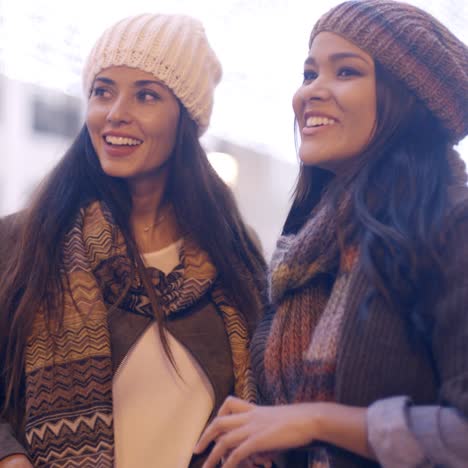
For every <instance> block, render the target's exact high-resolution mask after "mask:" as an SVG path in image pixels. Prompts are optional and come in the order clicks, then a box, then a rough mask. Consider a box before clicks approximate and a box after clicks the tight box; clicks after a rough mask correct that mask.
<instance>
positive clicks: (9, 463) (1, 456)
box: [0, 419, 32, 468]
mask: <svg viewBox="0 0 468 468" xmlns="http://www.w3.org/2000/svg"><path fill="white" fill-rule="evenodd" d="M14 467H18V468H31V467H32V465H31V463H30V462H29V460H28V457H27V452H26V449H25V448H24V447H23V446H22V445H21V444H20V443H19V442H18V441H17V440H16V439H15V437H14V435H13V431H12V429H11V426H10V424H8V423H7V422H6V421H5V420H3V419H0V468H14Z"/></svg>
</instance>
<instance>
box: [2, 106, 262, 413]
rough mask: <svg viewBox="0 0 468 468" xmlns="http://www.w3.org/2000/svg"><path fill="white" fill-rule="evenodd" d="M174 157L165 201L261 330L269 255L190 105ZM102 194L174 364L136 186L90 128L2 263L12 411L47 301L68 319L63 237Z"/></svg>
mask: <svg viewBox="0 0 468 468" xmlns="http://www.w3.org/2000/svg"><path fill="white" fill-rule="evenodd" d="M169 164H170V167H169V176H168V181H167V187H166V193H165V199H166V200H168V201H169V202H170V204H171V205H172V208H173V210H174V213H175V216H176V220H177V223H178V225H179V227H180V229H181V231H182V233H183V234H184V235H187V234H188V235H189V236H190V237H191V238H192V239H193V240H194V241H195V242H196V243H197V244H198V245H199V246H200V247H201V248H202V249H204V250H205V251H206V252H207V253H208V254H209V256H210V258H211V260H212V262H213V263H214V265H215V267H216V268H217V271H218V275H219V279H220V280H221V282H222V284H223V286H224V288H225V291H226V292H227V294H228V295H229V297H230V299H231V300H233V301H234V303H235V305H237V307H238V308H239V310H240V311H241V313H242V314H243V316H244V318H245V320H246V323H247V325H248V327H249V329H250V330H251V331H252V330H253V328H254V326H255V325H256V323H257V320H258V318H259V315H260V313H261V308H262V302H263V299H262V298H263V291H264V278H265V263H264V259H263V257H262V255H261V253H260V251H259V248H258V246H257V245H256V244H255V243H254V242H253V241H252V239H251V237H250V236H249V234H248V231H247V229H246V226H245V225H244V223H243V221H242V219H241V216H240V214H239V211H238V208H237V206H236V203H235V201H234V198H233V196H232V193H231V191H230V190H229V188H228V187H227V186H226V185H225V184H224V182H223V181H222V180H221V179H220V177H219V176H218V175H217V173H216V172H215V171H214V170H213V168H212V166H211V165H210V163H209V162H208V159H207V157H206V153H205V151H204V150H203V148H202V147H201V145H200V143H199V140H198V135H197V126H196V124H195V123H194V121H193V120H192V119H191V118H190V117H189V115H188V113H187V111H186V109H185V108H184V107H183V106H182V105H181V112H180V118H179V123H178V133H177V141H176V145H175V148H174V151H173V155H172V156H171V159H170V161H169ZM93 200H100V201H103V202H104V203H105V204H106V205H107V207H108V208H109V210H110V211H111V213H112V216H113V218H114V221H115V223H116V224H117V226H118V227H119V228H120V230H121V232H122V234H123V236H124V238H125V241H126V244H127V248H128V255H129V257H130V259H131V263H132V265H134V272H133V274H135V272H136V271H138V274H139V275H140V277H141V278H142V280H143V284H144V286H145V289H146V291H147V293H148V296H149V298H150V300H151V303H152V306H153V313H154V315H155V317H156V319H157V323H158V326H159V331H160V336H161V339H162V343H163V346H164V349H165V351H166V353H167V355H168V356H169V358H170V359H171V362H172V363H173V364H174V362H173V360H172V355H171V353H170V350H169V348H168V345H167V340H166V337H165V334H164V317H162V316H161V312H160V308H159V307H157V298H156V295H155V293H154V291H153V289H152V287H151V283H150V280H149V277H148V274H147V273H146V272H145V268H144V266H143V263H142V261H141V258H140V256H139V253H138V249H137V246H136V242H135V239H134V236H133V234H132V231H131V227H130V213H131V209H132V200H131V197H130V193H129V190H128V187H127V183H126V181H125V180H123V179H117V178H112V177H109V176H107V175H106V174H105V173H104V172H103V170H102V168H101V166H100V164H99V160H98V158H97V156H96V153H95V151H94V148H93V145H92V143H91V139H90V136H89V133H88V130H87V127H86V126H84V127H83V128H82V130H81V131H80V133H79V135H78V136H77V138H76V139H75V141H74V142H73V144H72V145H71V147H70V148H69V150H68V151H67V153H66V154H65V156H64V157H63V158H62V160H61V161H60V162H59V163H58V165H57V166H56V167H55V169H54V170H53V171H52V173H51V174H50V175H49V176H48V178H47V179H46V180H45V182H44V183H43V185H42V188H41V189H40V190H39V193H38V195H37V196H36V198H35V200H34V201H33V202H32V204H31V206H30V207H29V208H28V209H27V210H26V211H24V212H23V213H22V215H21V216H20V222H19V224H20V225H21V229H20V230H19V231H18V233H19V237H18V241H17V242H16V244H15V245H14V248H13V249H14V250H13V251H11V252H8V255H7V256H6V258H4V259H1V260H0V261H1V262H3V263H4V271H5V274H4V275H3V276H2V277H1V278H0V355H1V356H4V360H3V362H2V366H4V367H3V372H2V375H1V377H2V382H1V383H2V385H0V387H2V386H3V388H4V389H5V395H3V398H4V401H3V411H4V412H8V413H10V412H11V411H12V408H16V407H17V406H18V404H19V403H20V400H21V395H20V391H21V380H22V376H23V366H24V352H25V345H26V342H27V339H28V337H29V335H30V332H31V325H32V322H33V319H34V314H35V313H36V311H37V310H38V308H39V307H40V305H41V304H46V311H47V316H46V319H47V320H48V322H49V323H51V324H52V323H54V324H56V323H59V324H60V323H61V320H62V315H63V307H61V304H62V302H61V301H62V298H63V293H64V290H65V288H67V285H66V284H63V282H62V280H61V276H60V271H61V269H62V264H63V256H62V254H63V252H62V243H63V239H64V236H65V234H66V233H67V231H68V230H69V229H70V227H71V225H72V223H73V220H74V219H75V217H76V215H77V213H78V211H79V209H80V208H81V207H83V206H85V205H87V204H88V203H90V202H91V201H93ZM131 280H132V278H130V280H129V282H128V287H130V284H131ZM124 294H125V291H124V293H123V294H122V297H123V295H124ZM117 305H118V304H116V305H115V306H117ZM13 413H14V410H13Z"/></svg>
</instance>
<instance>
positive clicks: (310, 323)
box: [262, 201, 357, 404]
mask: <svg viewBox="0 0 468 468" xmlns="http://www.w3.org/2000/svg"><path fill="white" fill-rule="evenodd" d="M338 209H339V210H345V209H346V202H345V201H344V202H343V203H342V204H341V206H339V208H338ZM335 217H336V211H334V210H332V208H331V205H330V204H326V203H323V204H321V205H320V207H318V208H317V210H316V213H315V215H314V216H313V217H312V218H311V219H310V220H309V221H308V222H307V223H306V225H305V226H304V227H303V228H302V229H301V230H300V231H299V233H298V234H296V235H289V236H283V237H281V238H280V239H279V241H278V244H277V249H276V251H275V253H274V255H273V259H272V262H271V278H270V287H271V290H270V295H271V301H272V303H273V305H274V306H275V308H276V313H275V316H274V319H273V322H272V325H271V329H270V333H269V337H268V340H267V343H266V349H265V354H264V356H265V357H264V366H265V384H266V388H265V389H262V390H263V393H264V394H265V395H266V397H267V400H268V401H270V402H271V403H274V404H285V403H293V402H299V401H311V400H322V401H327V400H332V399H333V389H334V375H335V369H336V357H337V342H338V339H339V335H340V330H341V324H342V321H343V316H344V309H345V304H346V297H347V294H348V292H349V285H350V283H351V280H352V277H353V274H354V272H355V268H354V266H355V264H356V261H355V260H356V257H357V252H356V251H353V250H349V252H348V253H347V254H346V255H344V256H340V252H339V247H338V242H337V239H336V226H335V223H334V220H335ZM340 258H341V264H340ZM332 285H333V286H332Z"/></svg>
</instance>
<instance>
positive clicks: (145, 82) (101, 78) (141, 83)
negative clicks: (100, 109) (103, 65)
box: [94, 76, 164, 88]
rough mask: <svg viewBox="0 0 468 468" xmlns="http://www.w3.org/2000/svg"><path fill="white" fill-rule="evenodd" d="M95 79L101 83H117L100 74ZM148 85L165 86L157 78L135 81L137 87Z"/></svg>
mask: <svg viewBox="0 0 468 468" xmlns="http://www.w3.org/2000/svg"><path fill="white" fill-rule="evenodd" d="M94 81H100V82H101V83H104V84H107V85H115V81H114V80H111V79H110V78H106V77H105V76H98V77H96V79H95V80H94ZM148 85H158V86H164V84H163V83H161V82H160V81H156V80H138V81H135V87H137V88H142V87H143V86H148Z"/></svg>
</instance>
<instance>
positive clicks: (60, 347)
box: [25, 202, 255, 468]
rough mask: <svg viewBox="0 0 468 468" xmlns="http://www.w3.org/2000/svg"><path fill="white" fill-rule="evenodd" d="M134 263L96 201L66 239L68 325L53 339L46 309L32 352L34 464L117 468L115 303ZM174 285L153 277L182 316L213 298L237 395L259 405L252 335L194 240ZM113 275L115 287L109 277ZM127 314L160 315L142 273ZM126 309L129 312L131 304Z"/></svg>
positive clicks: (29, 390)
mask: <svg viewBox="0 0 468 468" xmlns="http://www.w3.org/2000/svg"><path fill="white" fill-rule="evenodd" d="M130 267H131V265H130V264H129V259H128V256H127V251H126V245H125V242H124V239H123V236H122V234H121V232H120V231H119V230H118V229H117V227H116V226H115V225H114V223H113V221H112V218H111V216H110V214H109V212H108V211H107V210H106V209H105V208H104V207H103V206H101V204H100V203H98V202H94V203H92V204H91V205H89V206H88V207H87V208H84V209H82V210H81V211H80V213H79V215H78V216H77V219H76V220H75V222H74V224H73V227H72V228H71V230H70V231H69V233H68V234H67V236H66V238H65V242H64V271H63V272H62V275H63V281H64V284H68V285H69V290H66V291H65V295H64V301H63V303H64V311H63V312H64V313H63V323H62V325H61V327H60V330H59V331H58V332H57V333H56V335H55V334H54V336H53V337H52V336H51V335H50V334H49V332H48V330H49V328H50V327H48V326H47V325H48V324H47V323H46V317H45V314H44V310H43V309H42V310H39V311H38V313H37V315H36V318H35V321H34V325H33V331H32V334H31V337H30V339H29V341H28V344H27V348H26V362H25V374H26V427H25V432H26V441H27V445H28V450H29V453H30V456H31V458H32V460H33V463H34V466H50V467H65V466H66V467H74V466H76V467H93V468H95V467H100V468H102V467H109V468H110V467H112V466H113V453H114V450H113V447H114V435H113V423H112V360H111V347H110V336H109V329H108V325H107V307H106V305H105V302H104V299H103V289H106V291H105V296H106V299H107V298H108V297H109V296H112V295H115V297H118V296H119V295H120V293H121V292H122V291H123V288H124V285H125V279H126V278H128V273H129V272H130ZM169 276H170V277H171V279H170V281H169V283H165V284H162V283H161V282H160V276H158V275H152V281H153V285H154V287H155V290H156V292H157V295H158V297H159V299H160V302H161V306H162V308H163V311H164V313H166V314H170V313H177V311H180V310H181V309H184V308H186V307H190V306H191V305H192V304H194V303H195V302H196V301H197V300H198V299H199V298H200V297H202V296H203V295H204V294H206V293H208V294H210V295H211V298H212V299H213V301H214V302H215V303H216V305H217V307H218V309H219V310H220V311H221V313H222V315H223V319H224V323H225V327H226V331H227V334H228V337H229V342H230V345H231V353H232V358H233V369H234V376H235V393H236V395H238V396H239V397H241V398H244V399H247V400H251V401H253V400H255V387H254V385H253V379H252V374H251V369H250V362H249V356H248V341H249V336H248V335H249V334H248V331H247V327H246V325H245V323H244V320H243V319H242V316H241V314H240V313H239V312H238V311H237V310H236V309H235V308H234V307H232V306H231V305H230V304H229V301H228V300H227V298H226V295H225V294H224V292H223V289H222V288H221V286H220V284H219V282H218V281H217V279H216V276H217V275H216V269H215V267H214V266H213V264H212V263H211V262H210V260H209V258H208V255H207V254H206V253H205V252H203V251H201V250H200V249H198V248H197V247H196V246H195V245H194V244H193V243H192V242H190V240H185V241H184V249H183V253H182V255H181V265H180V266H179V267H178V268H177V271H175V272H174V274H173V275H169ZM104 278H105V281H103V279H104ZM122 304H123V307H126V308H129V309H130V308H132V309H133V310H137V311H143V312H144V311H145V310H146V311H147V310H148V308H150V304H149V299H148V298H147V297H146V296H145V294H144V288H143V287H142V284H141V280H140V278H139V277H138V275H137V276H136V277H135V280H134V282H133V283H132V286H131V288H130V290H129V292H128V294H127V296H126V297H125V298H124V300H123V303H122ZM121 306H122V305H121Z"/></svg>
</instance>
